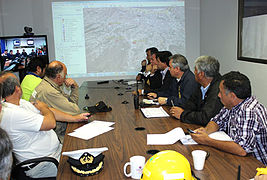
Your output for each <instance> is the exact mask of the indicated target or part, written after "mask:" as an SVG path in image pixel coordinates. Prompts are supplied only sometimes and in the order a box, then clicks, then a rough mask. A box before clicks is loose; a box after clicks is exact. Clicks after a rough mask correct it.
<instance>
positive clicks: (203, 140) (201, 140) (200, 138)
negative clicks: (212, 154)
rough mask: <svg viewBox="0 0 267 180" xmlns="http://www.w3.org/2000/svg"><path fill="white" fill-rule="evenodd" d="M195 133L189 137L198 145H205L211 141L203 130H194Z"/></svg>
mask: <svg viewBox="0 0 267 180" xmlns="http://www.w3.org/2000/svg"><path fill="white" fill-rule="evenodd" d="M195 132H196V133H191V134H190V135H191V137H192V139H194V141H196V142H197V143H198V144H207V142H208V141H209V140H210V139H211V138H210V137H209V136H208V134H207V132H206V130H205V128H199V129H196V130H195Z"/></svg>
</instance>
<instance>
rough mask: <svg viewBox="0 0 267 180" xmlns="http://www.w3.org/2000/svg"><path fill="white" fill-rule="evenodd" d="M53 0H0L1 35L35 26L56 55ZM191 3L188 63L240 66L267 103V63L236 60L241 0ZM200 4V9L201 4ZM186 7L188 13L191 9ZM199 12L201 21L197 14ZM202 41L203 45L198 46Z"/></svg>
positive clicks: (227, 67) (189, 0)
mask: <svg viewBox="0 0 267 180" xmlns="http://www.w3.org/2000/svg"><path fill="white" fill-rule="evenodd" d="M51 1H52V0H0V35H4V36H8V35H20V34H21V35H22V34H23V33H24V29H23V28H24V26H25V25H29V26H32V27H33V30H34V33H35V34H47V35H48V50H49V57H50V60H52V59H53V58H54V56H55V55H54V43H53V41H54V39H53V29H52V26H51V25H49V24H51V22H52V13H51ZM186 3H190V4H191V6H190V7H189V9H188V10H189V11H193V12H194V13H195V16H194V17H190V18H191V21H192V22H194V23H195V24H196V25H197V27H200V35H199V33H198V32H199V29H197V28H196V29H194V27H193V26H192V25H187V26H186V28H187V29H190V30H191V31H192V32H193V35H191V36H188V34H187V38H188V42H189V44H187V45H186V46H187V51H188V50H189V48H188V46H189V45H190V46H192V47H193V50H191V52H190V54H188V55H187V58H188V60H189V64H190V66H191V69H192V66H193V62H194V60H195V58H196V57H197V56H198V55H199V52H200V54H201V55H211V56H215V57H217V58H218V59H219V61H220V63H221V73H222V74H224V73H226V72H229V71H231V70H238V71H240V72H242V73H244V74H246V75H247V76H248V77H249V78H250V80H251V82H252V87H253V94H254V95H256V96H257V97H258V99H259V100H260V101H261V102H262V103H264V104H265V105H266V106H267V98H265V92H267V83H266V81H265V80H264V78H265V77H267V71H266V68H267V65H265V64H256V63H250V62H244V61H238V60H237V26H238V23H237V22H238V1H237V0H186ZM199 4H200V10H199V8H198V6H199ZM189 11H186V13H189ZM199 14H200V17H199V18H200V24H199V19H198V15H199ZM199 44H200V49H199Z"/></svg>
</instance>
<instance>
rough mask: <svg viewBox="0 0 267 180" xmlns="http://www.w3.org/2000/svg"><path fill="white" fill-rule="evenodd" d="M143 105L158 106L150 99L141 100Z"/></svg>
mask: <svg viewBox="0 0 267 180" xmlns="http://www.w3.org/2000/svg"><path fill="white" fill-rule="evenodd" d="M143 103H144V104H154V105H159V103H158V102H154V101H153V100H152V99H143Z"/></svg>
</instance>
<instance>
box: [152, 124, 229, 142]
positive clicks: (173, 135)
mask: <svg viewBox="0 0 267 180" xmlns="http://www.w3.org/2000/svg"><path fill="white" fill-rule="evenodd" d="M209 137H210V138H212V139H216V140H220V141H233V140H232V139H231V137H229V136H228V135H227V134H226V133H225V132H223V131H217V132H214V133H211V134H209ZM179 140H180V141H181V143H182V144H183V145H193V144H197V142H196V141H194V140H193V139H192V137H191V136H190V135H185V133H184V131H183V129H182V128H180V127H178V128H175V129H173V130H171V131H169V132H167V133H165V134H147V144H148V145H167V144H174V143H176V142H177V141H179Z"/></svg>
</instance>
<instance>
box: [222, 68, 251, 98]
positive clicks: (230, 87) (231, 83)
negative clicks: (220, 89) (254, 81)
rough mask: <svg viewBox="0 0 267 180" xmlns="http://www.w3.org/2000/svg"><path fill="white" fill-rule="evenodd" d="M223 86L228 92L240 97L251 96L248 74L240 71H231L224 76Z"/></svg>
mask: <svg viewBox="0 0 267 180" xmlns="http://www.w3.org/2000/svg"><path fill="white" fill-rule="evenodd" d="M222 80H223V81H224V82H223V86H224V88H225V89H226V91H228V92H233V93H235V95H236V97H238V98H239V99H246V98H248V97H250V96H251V85H250V81H249V79H248V77H247V76H245V75H244V74H241V73H240V72H238V71H231V72H229V73H227V74H225V75H223V76H222Z"/></svg>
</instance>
